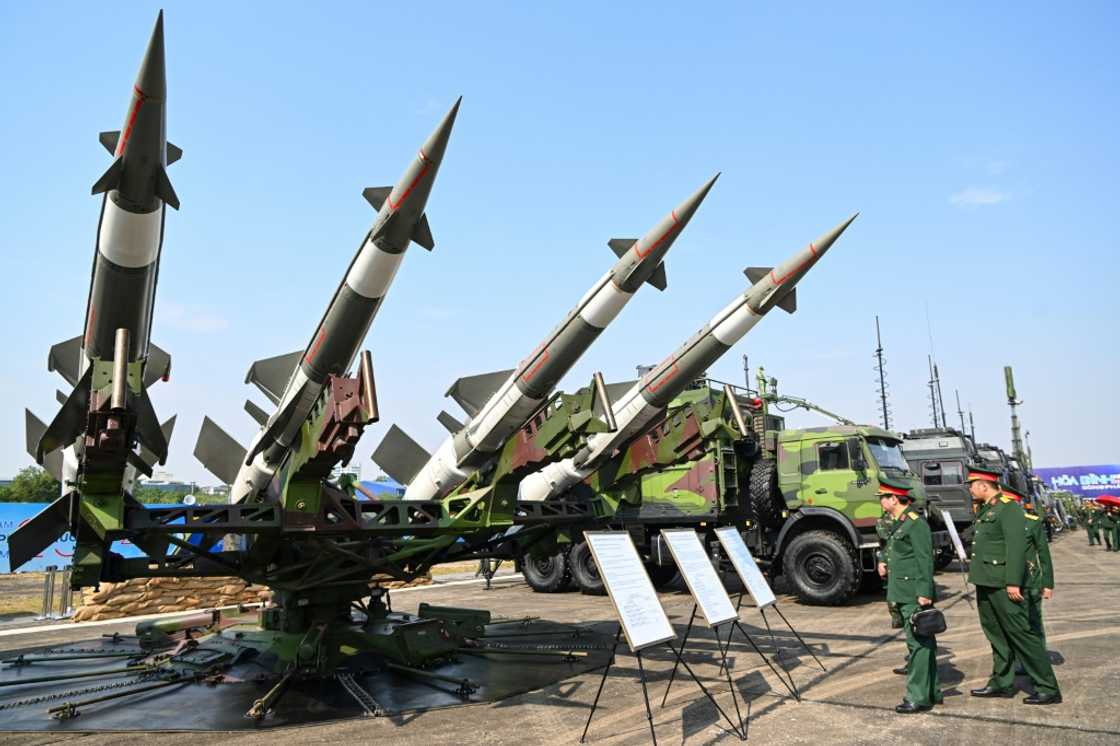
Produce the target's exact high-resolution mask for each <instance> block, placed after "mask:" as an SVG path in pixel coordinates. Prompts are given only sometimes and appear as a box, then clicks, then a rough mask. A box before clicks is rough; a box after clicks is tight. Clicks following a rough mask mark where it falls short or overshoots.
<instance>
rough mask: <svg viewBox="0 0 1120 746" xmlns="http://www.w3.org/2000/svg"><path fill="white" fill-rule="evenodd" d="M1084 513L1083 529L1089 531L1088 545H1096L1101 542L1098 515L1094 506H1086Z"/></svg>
mask: <svg viewBox="0 0 1120 746" xmlns="http://www.w3.org/2000/svg"><path fill="white" fill-rule="evenodd" d="M1085 513H1086V516H1085V530H1086V531H1087V532H1088V533H1089V546H1091V547H1092V546H1096V545H1097V544H1100V543H1101V528H1100V516H1098V515H1097V511H1096V509H1094V508H1086V510H1085Z"/></svg>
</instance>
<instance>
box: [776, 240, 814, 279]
mask: <svg viewBox="0 0 1120 746" xmlns="http://www.w3.org/2000/svg"><path fill="white" fill-rule="evenodd" d="M809 253H810V254H812V256H810V257H809V258H808V259H806V260H805V261H803V262H801V264H798V265H797V266H796V267H794V268H793V269H791V270H790V271H789V272H786V273H785V274H784V275H782V277H781V279H779V278H778V277H776V276H775V275H774V270H770V281H771V282H773V283H774V284H775V285H781V284H782V283H783V282H785V281H786V280H788V279H789V278H791V277H793V276H794V275H795V274H797V273H798V272H800V271H801V270H803V269H805V267H806V266H808V264H809V262H811V261H813V260H814V259H816V258H817V247H816V246H814V245H813V244H809Z"/></svg>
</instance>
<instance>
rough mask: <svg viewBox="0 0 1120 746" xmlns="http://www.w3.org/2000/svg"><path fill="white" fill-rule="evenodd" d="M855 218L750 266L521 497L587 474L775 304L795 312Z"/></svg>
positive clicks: (550, 491) (535, 497)
mask: <svg viewBox="0 0 1120 746" xmlns="http://www.w3.org/2000/svg"><path fill="white" fill-rule="evenodd" d="M855 219H856V216H855V215H853V216H851V217H850V218H848V219H847V220H845V221H844V222H843V223H841V224H840V225H838V226H836V227H835V228H833V229H832V230H831V231H829V232H828V233H826V234H825V235H823V236H821V237H820V238H819V239H817V240H816V241H814V242H813V243H811V244H809V245H808V246H807V247H806V248H804V249H802V250H801V251H798V252H797V253H796V254H794V256H793V257H791V258H790V259H789V260H787V261H786V262H785V263H784V264H782V265H780V266H778V267H749V268H747V270H746V275H747V278H748V279H749V280H750V281H751V283H753V284H752V285H751V287H749V288H748V289H747V291H746V292H744V293H741V294H739V295H738V296H736V297H735V299H734V300H733V301H731V303H729V304H728V305H727V306H725V307H724V308H723V309H722V310H721V311H720V312H719V313H717V314H716V315H715V316H713V317H712V319H711V320H710V321H709V322H708V323H707V324H705V325H704V326H703V327H702V328H701V329H700V330H699V331H698V332H696V333H695V334H693V335H692V336H691V337H689V338H688V340H687V341H686V342H685V343H684V344H683V345H681V346H680V347H679V348H678V349H677V350H676V351H675V352H673V354H671V355H669V357H667V358H666V359H665V360H664V361H663V362H662V363H661V364H660V365H658V366H656V367H655V368H653V369H652V370H651V371H649V372H648V373H647V374H646V375H644V376H643V377H642V379H641V380H639V381H638V382H637V383H635V384H634V385H633V386H632V387H631V388H630V390H629V391H627V392H626V393H624V394H623V395H622V396H620V397H619V398H618V399H617V400H616V401H615V402H614V403H613V404H612V405H611V411H612V412H613V415H614V422H615V424H616V427H615V429H614V430H613V431H612V432H603V433H595V434H594V435H592V436H590V437H589V438H588V439H587V443H586V444H585V445H584V446H583V448H581V449H580V451H579V452H578V453H577V454H576V455H575V456H573V457H571V458H567V459H564V460H562V461H556V462H553V463H550V464H548V465H547V466H545V467H543V468H541V469H539V470H538V471H536V472H534V473H532V474H530V475H529V476H527V477H525V478H524V479H523V480H521V483H520V485H519V486H518V499H519V500H526V501H540V500H547V499H548V498H550V497H555V496H558V495H561V494H563V493H564V492H565V491H567V490H568V489H570V488H571V487H572V486H574V485H575V484H577V483H579V482H581V481H583V480H584V479H586V478H587V477H588V476H590V475H591V474H592V472H594V471H595V470H596V469H598V468H599V467H600V466H602V464H603V463H604V462H605V461H606V460H607V459H609V458H610V457H611V456H612V455H613V454H614V453H615V452H616V451H617V450H618V449H619V448H622V447H623V446H624V445H626V444H627V443H628V442H629V441H630V440H631V439H632V438H634V437H635V436H637V435H640V434H641V433H642V432H643V431H644V430H645V428H646V427H647V426H648V425H649V423H650V422H651V421H652V420H653V418H654V417H656V416H657V415H658V413H660V412H661V411H662V410H664V409H665V407H666V406H668V404H669V402H671V401H672V400H673V399H674V398H676V397H677V396H678V395H679V394H680V393H681V392H682V391H684V390H685V389H686V388H687V387H688V386H689V384H691V383H692V382H693V381H694V380H696V378H697V377H698V376H700V375H701V374H702V373H703V372H704V371H706V370H707V369H708V367H709V366H710V365H712V364H713V363H714V362H716V361H717V360H718V359H719V358H720V357H722V356H723V354H724V353H726V352H727V351H728V350H730V349H731V348H732V347H733V346H734V345H735V343H737V342H738V341H739V340H740V339H742V338H743V336H744V335H745V334H746V333H747V332H749V331H750V330H751V329H752V328H753V327H754V325H755V324H757V323H758V322H759V321H760V320H761V319H762V317H763V316H765V315H766V314H767V313H769V312H770V310H771V309H773V308H774V306H778V307H779V308H782V309H783V310H785V311H787V312H789V313H793V312H794V310H796V308H797V296H796V293H795V290H796V286H797V283H798V282H799V281H800V280H801V278H802V277H804V276H805V274H806V273H807V272H808V271H809V270H810V269H812V267H813V265H814V264H816V263H817V262H818V261H820V258H821V257H822V256H824V254H825V252H827V251H828V250H829V249H830V248H831V247H832V244H833V243H835V242H836V239H837V238H839V237H840V234H841V233H843V232H844V230H845V229H846V228H847V227H848V226H849V225H851V223H852V221H853V220H855Z"/></svg>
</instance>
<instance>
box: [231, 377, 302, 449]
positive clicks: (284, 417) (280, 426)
mask: <svg viewBox="0 0 1120 746" xmlns="http://www.w3.org/2000/svg"><path fill="white" fill-rule="evenodd" d="M302 395H303V389H300V391H299V392H298V393H297V394H296V395H295V396H293V397H292V398H291V399H289V400H288V403H287V404H286V405H285V406H284V409H280V410H277V412H276V414H274V415H273V416H272V417H271V418H270V422H271V424H270V425H269V426H268V427H267V428H265V430H264V431H263V432H262V433H261V434H260V437H258V438H257V439H256V441H255V442H254V443H255V444H254V445H253V447H252V448H251V449H250V450H249V451H248V452H247V453H246V454H245V460H244V461H243V462H242V463H244V464H245V465H246V466H248V465H249V464H251V463H252V462H253V459H255V458H256V457H257V454H258V453H260V452H261V451H263V450H265V449H266V448H268V447H269V446H270V445H272V444H273V443H275V442H276V436H278V435H279V434H280V433H281V432H282V431H283V430H284V428H285V427H287V425H288V421H289V420H290V419H291V418H292V413H293V412H294V411H295V409H296V405H298V404H299V400H300V397H301V396H302ZM296 447H297V448H298V446H296Z"/></svg>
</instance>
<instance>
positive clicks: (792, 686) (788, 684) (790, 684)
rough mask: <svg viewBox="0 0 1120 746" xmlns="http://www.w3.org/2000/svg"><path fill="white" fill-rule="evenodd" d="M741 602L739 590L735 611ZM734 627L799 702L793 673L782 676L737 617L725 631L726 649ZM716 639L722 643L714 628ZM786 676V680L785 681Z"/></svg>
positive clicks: (767, 625)
mask: <svg viewBox="0 0 1120 746" xmlns="http://www.w3.org/2000/svg"><path fill="white" fill-rule="evenodd" d="M742 604H743V594H742V592H740V593H739V600H738V603H736V604H735V611H736V612H738V611H739V608H740V607H741V606H742ZM778 613H779V614H780V613H781V612H778ZM765 618H766V616H765V615H763V619H765ZM782 619H785V617H784V616H783V617H782ZM786 624H787V625H788V624H789V622H786ZM766 628H767V630H769V631H770V641H771V642H772V643H773V644H774V647H775V649H777V650H778V651H779V652H780V651H781V648H779V647H778V641H777V640H775V639H774V632H773V630H772V629H770V623H769V622H767V624H766ZM736 629H738V630H739V633H740V634H742V635H743V637H745V638H746V640H747V642H749V643H750V645H751V647H752V648H754V651H755V652H756V653H758V657H759V658H761V659H762V662H763V663H765V664H766V666H767V667H768V668H769V669H770V671H771V672H772V673H773V674H774V675H775V676H777V677H778V680H779V681H781V682H782V686H784V687H785V688H786V691H788V692H789V693H790V696H792V697H793V698H794V699H796V700H797V701H798V702H800V701H801V693H800V692H799V691H798V690H797V684H796V683H795V682H794V680H793V674H791V673H789V672H788V671H787V672H786V676H783V675H782V673H781V672H780V671H779V670H778V669H777V668H776V667H775V666H774V664H773V663H772V662H771V661H770V659H769V658H767V657H766V654H765V653H763V652H762V649H761V648H760V647H758V643H756V642H755V641H754V638H753V637H751V636H750V633H749V632H747V630H745V629H744V628H743V625H742V624H740V623H739V620H738V619H735V621H734V622H733V623H732V624H731V628H730V630H729V631H728V633H727V650H730V649H731V637H732V636H733V635H734V634H735V630H736ZM790 629H791V630H792V629H793V628H792V627H790ZM794 634H795V635H796V634H797V632H796V631H794ZM798 639H801V636H800V635H798ZM716 640H717V641H718V642H720V644H722V640H720V632H719V630H716ZM801 644H802V645H804V644H805V643H804V641H802V643H801ZM809 655H813V651H812V650H810V651H809ZM775 657H777V656H775ZM813 658H816V656H815V655H813ZM726 661H727V659H726V657H725V658H724V662H723V663H721V664H720V668H721V670H722V669H723V668H724V667H725V664H726ZM817 662H818V663H820V661H817ZM822 668H823V666H822ZM787 677H788V681H787Z"/></svg>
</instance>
